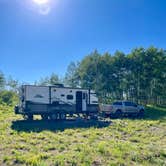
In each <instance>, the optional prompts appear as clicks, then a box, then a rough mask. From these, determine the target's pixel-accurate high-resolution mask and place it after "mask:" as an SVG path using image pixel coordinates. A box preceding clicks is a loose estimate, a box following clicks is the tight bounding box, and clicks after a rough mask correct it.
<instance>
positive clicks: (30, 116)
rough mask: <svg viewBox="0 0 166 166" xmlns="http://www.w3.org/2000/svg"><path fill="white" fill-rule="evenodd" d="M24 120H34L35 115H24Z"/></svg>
mask: <svg viewBox="0 0 166 166" xmlns="http://www.w3.org/2000/svg"><path fill="white" fill-rule="evenodd" d="M23 118H24V120H29V121H30V120H33V115H23Z"/></svg>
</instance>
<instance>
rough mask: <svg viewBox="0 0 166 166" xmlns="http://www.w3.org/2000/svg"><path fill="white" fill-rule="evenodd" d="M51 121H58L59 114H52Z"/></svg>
mask: <svg viewBox="0 0 166 166" xmlns="http://www.w3.org/2000/svg"><path fill="white" fill-rule="evenodd" d="M49 119H50V120H57V119H58V116H57V114H51V115H50V116H49Z"/></svg>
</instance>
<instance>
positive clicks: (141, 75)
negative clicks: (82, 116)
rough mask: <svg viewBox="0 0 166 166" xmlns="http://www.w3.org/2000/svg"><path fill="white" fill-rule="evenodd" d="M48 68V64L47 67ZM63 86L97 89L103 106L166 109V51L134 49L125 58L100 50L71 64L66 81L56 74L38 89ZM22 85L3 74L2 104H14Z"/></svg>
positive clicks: (0, 84) (44, 79) (0, 76)
mask: <svg viewBox="0 0 166 166" xmlns="http://www.w3.org/2000/svg"><path fill="white" fill-rule="evenodd" d="M48 65H49V64H48ZM55 83H64V84H65V85H66V86H71V87H82V88H90V89H94V90H95V91H96V93H97V95H98V96H99V99H100V102H102V103H109V102H112V101H113V100H131V101H135V102H137V103H140V104H144V105H147V104H151V105H162V106H165V105H166V90H165V89H166V51H165V50H164V49H159V48H156V47H153V46H151V47H149V48H143V47H140V48H134V49H132V50H131V52H130V53H128V54H125V53H124V52H121V51H116V52H115V53H114V54H110V53H109V52H106V53H104V54H100V53H99V52H98V51H97V50H95V51H93V52H92V53H90V54H88V55H86V56H84V58H83V59H82V60H80V61H79V62H71V63H70V64H69V66H68V68H67V71H66V73H65V74H64V78H61V79H60V78H59V76H58V75H57V74H56V72H54V71H53V72H52V74H51V73H50V76H47V77H42V78H41V79H39V80H36V81H35V82H34V83H32V84H35V85H53V84H55ZM20 85H21V82H20V81H19V80H15V79H13V78H12V77H9V78H6V76H5V75H4V74H3V71H1V72H0V102H1V103H7V104H12V103H13V101H16V99H17V91H18V88H19V86H20Z"/></svg>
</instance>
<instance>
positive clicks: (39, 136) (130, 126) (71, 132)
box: [0, 106, 166, 166]
mask: <svg viewBox="0 0 166 166" xmlns="http://www.w3.org/2000/svg"><path fill="white" fill-rule="evenodd" d="M12 109H13V108H12V107H8V106H0V165H1V166H3V165H20V166H22V165H32V166H47V165H48V166H52V165H55V166H59V165H71V166H76V165H78V166H79V165H82V166H91V165H93V166H99V165H101V166H107V165H110V166H113V165H115V166H116V165H122V166H123V165H124V166H125V165H132V166H134V165H154V166H156V165H163V166H164V165H166V108H157V107H148V108H147V110H146V113H145V116H144V118H143V119H127V118H125V119H113V120H109V119H107V120H106V121H90V120H89V121H88V120H76V121H72V120H70V121H65V122H64V121H61V122H60V121H59V122H51V121H50V122H49V121H40V120H35V121H33V122H26V121H23V120H22V117H21V116H19V115H14V113H13V111H12Z"/></svg>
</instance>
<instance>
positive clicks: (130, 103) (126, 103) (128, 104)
mask: <svg viewBox="0 0 166 166" xmlns="http://www.w3.org/2000/svg"><path fill="white" fill-rule="evenodd" d="M124 103H125V106H135V105H136V104H134V103H132V102H124Z"/></svg>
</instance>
